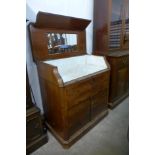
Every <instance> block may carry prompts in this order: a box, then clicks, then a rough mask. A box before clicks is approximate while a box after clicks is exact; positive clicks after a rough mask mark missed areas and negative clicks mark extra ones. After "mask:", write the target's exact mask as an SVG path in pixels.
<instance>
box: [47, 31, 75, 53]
mask: <svg viewBox="0 0 155 155" xmlns="http://www.w3.org/2000/svg"><path fill="white" fill-rule="evenodd" d="M47 38H48V43H47V47H48V53H49V54H54V53H63V52H72V51H76V50H77V34H69V33H53V32H49V33H47Z"/></svg>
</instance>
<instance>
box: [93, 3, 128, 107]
mask: <svg viewBox="0 0 155 155" xmlns="http://www.w3.org/2000/svg"><path fill="white" fill-rule="evenodd" d="M128 11H129V0H94V36H93V50H94V54H96V55H104V56H106V57H107V59H108V62H109V63H110V66H111V73H110V90H109V105H110V107H114V106H115V105H117V104H118V103H120V101H121V100H122V99H124V98H125V97H126V96H127V95H128V85H129V52H128V49H129V12H128Z"/></svg>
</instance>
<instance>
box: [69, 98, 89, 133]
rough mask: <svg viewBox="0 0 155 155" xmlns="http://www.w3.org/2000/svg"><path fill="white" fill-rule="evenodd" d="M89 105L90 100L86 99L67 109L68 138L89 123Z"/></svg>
mask: <svg viewBox="0 0 155 155" xmlns="http://www.w3.org/2000/svg"><path fill="white" fill-rule="evenodd" d="M90 103H91V101H90V99H87V100H84V101H81V102H80V104H78V105H75V106H74V107H72V108H71V109H69V111H68V120H69V135H70V136H71V135H73V134H74V133H75V132H76V131H78V129H80V128H81V127H83V126H84V125H85V124H87V123H88V122H89V121H90Z"/></svg>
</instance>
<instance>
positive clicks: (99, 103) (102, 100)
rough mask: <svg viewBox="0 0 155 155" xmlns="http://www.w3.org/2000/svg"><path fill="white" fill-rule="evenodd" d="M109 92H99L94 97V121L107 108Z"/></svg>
mask: <svg viewBox="0 0 155 155" xmlns="http://www.w3.org/2000/svg"><path fill="white" fill-rule="evenodd" d="M107 94H108V92H107V90H105V91H101V92H99V93H98V94H97V95H95V96H93V97H92V107H91V108H92V119H93V118H94V117H96V116H97V115H98V114H100V113H101V112H103V110H104V109H106V108H107V103H108V102H107V101H108V96H107Z"/></svg>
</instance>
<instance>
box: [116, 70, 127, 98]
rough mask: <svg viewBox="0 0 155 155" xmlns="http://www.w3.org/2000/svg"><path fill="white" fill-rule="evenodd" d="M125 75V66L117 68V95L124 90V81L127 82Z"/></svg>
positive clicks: (121, 93)
mask: <svg viewBox="0 0 155 155" xmlns="http://www.w3.org/2000/svg"><path fill="white" fill-rule="evenodd" d="M127 76H128V69H127V68H122V69H119V70H118V82H117V96H121V95H123V94H124V93H125V92H126V87H127V86H126V83H128V81H127Z"/></svg>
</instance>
